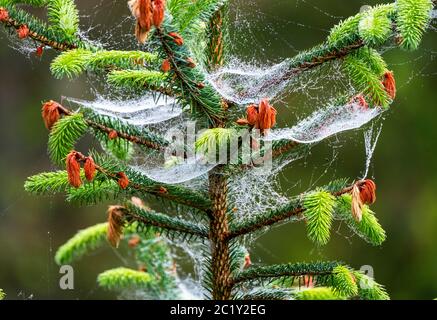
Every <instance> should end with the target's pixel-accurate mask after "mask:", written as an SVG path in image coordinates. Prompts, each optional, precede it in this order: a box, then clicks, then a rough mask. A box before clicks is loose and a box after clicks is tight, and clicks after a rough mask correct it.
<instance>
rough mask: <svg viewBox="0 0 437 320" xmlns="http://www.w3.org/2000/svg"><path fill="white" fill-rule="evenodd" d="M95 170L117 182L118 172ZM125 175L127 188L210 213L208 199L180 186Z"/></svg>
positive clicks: (100, 168) (80, 154)
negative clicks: (127, 181) (127, 182)
mask: <svg viewBox="0 0 437 320" xmlns="http://www.w3.org/2000/svg"><path fill="white" fill-rule="evenodd" d="M77 155H78V160H79V161H85V160H86V157H85V156H84V155H83V154H82V153H80V152H77ZM96 170H97V171H99V172H100V173H102V174H103V175H105V176H106V177H108V178H110V179H112V180H114V181H117V182H118V181H119V179H120V177H119V172H112V171H110V170H109V169H106V168H104V167H103V166H101V165H98V164H96ZM125 173H126V175H127V177H128V179H129V185H128V188H131V189H134V190H137V191H140V192H145V193H148V194H152V195H154V196H157V197H160V198H164V199H167V200H170V201H174V202H176V203H179V204H182V205H185V206H188V207H191V208H194V209H197V210H200V211H203V212H206V213H210V211H211V202H210V201H209V199H207V198H205V197H203V196H202V195H201V194H199V193H197V192H194V191H191V190H190V189H186V188H183V187H180V186H172V185H167V184H161V183H157V182H156V181H153V180H151V179H149V178H147V177H145V176H141V177H139V174H138V173H136V172H134V171H132V170H130V169H127V170H126V172H125Z"/></svg>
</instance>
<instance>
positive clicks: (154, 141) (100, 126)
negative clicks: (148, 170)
mask: <svg viewBox="0 0 437 320" xmlns="http://www.w3.org/2000/svg"><path fill="white" fill-rule="evenodd" d="M58 108H59V109H60V111H61V113H63V114H64V115H67V116H72V115H74V114H75V113H74V112H72V111H70V110H69V109H67V108H65V107H62V106H59V107H58ZM84 121H85V123H86V124H87V125H88V126H89V127H91V128H93V129H95V130H97V131H100V132H102V133H104V134H106V135H109V134H111V133H114V132H115V133H116V138H120V139H124V140H127V141H129V142H132V143H135V144H138V145H142V146H145V147H147V148H150V149H153V150H159V151H163V149H164V148H165V147H166V146H167V144H168V143H167V142H166V141H165V140H164V139H163V138H161V137H159V136H157V135H156V134H153V133H151V132H149V131H145V130H143V131H142V132H137V134H131V133H128V132H129V131H132V130H133V129H132V128H131V127H126V126H123V125H122V123H121V122H120V121H119V120H113V121H112V123H111V125H112V127H111V126H109V122H111V119H110V118H109V117H106V116H98V115H95V114H93V113H92V112H90V111H88V112H85V113H84ZM105 123H106V124H105ZM107 124H108V125H107ZM123 129H125V130H123ZM126 131H127V132H126ZM114 135H115V134H114Z"/></svg>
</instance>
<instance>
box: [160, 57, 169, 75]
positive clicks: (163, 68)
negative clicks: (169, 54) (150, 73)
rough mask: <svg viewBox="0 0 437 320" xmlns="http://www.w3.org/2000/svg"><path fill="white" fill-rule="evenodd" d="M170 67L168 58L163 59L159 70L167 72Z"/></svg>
mask: <svg viewBox="0 0 437 320" xmlns="http://www.w3.org/2000/svg"><path fill="white" fill-rule="evenodd" d="M170 69H171V65H170V60H168V59H165V60H164V61H162V65H161V71H162V72H169V71H170Z"/></svg>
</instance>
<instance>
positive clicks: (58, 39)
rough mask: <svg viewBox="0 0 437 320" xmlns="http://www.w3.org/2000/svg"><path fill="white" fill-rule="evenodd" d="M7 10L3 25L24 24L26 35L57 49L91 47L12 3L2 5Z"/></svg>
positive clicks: (14, 26)
mask: <svg viewBox="0 0 437 320" xmlns="http://www.w3.org/2000/svg"><path fill="white" fill-rule="evenodd" d="M3 8H4V9H5V10H7V12H8V18H7V19H4V20H3V21H1V22H2V23H3V24H4V25H5V27H7V28H13V29H15V30H18V29H19V28H20V27H21V26H23V25H26V26H27V27H28V28H29V32H28V35H27V36H28V37H29V38H31V39H33V40H35V41H37V42H39V43H41V44H43V45H46V46H49V47H51V48H53V49H55V50H58V51H67V50H71V49H76V48H84V47H91V46H90V45H88V44H86V43H84V42H83V41H82V40H80V39H78V38H75V37H74V38H72V37H71V36H66V35H65V34H63V33H62V32H59V31H56V30H52V29H50V28H49V27H48V26H47V25H46V24H45V23H44V22H42V21H40V20H39V19H37V18H34V17H33V16H31V15H30V14H28V13H27V12H25V11H23V10H21V9H18V8H15V6H12V5H5V6H4V7H3Z"/></svg>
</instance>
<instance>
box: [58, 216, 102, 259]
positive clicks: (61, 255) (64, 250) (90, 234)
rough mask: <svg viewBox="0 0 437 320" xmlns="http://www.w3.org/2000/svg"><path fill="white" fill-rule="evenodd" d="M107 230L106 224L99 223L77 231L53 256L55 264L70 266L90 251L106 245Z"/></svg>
mask: <svg viewBox="0 0 437 320" xmlns="http://www.w3.org/2000/svg"><path fill="white" fill-rule="evenodd" d="M107 230H108V224H107V223H100V224H97V225H95V226H92V227H89V228H86V229H84V230H81V231H79V232H78V233H77V234H76V235H75V236H74V237H73V238H71V239H70V240H68V242H67V243H65V244H64V245H62V246H61V247H60V248H59V249H58V251H57V252H56V255H55V261H56V263H57V264H59V265H63V264H70V263H72V262H73V261H75V260H77V259H79V258H81V257H82V256H84V255H85V254H87V253H89V252H90V251H93V250H95V249H97V248H99V247H101V246H102V245H103V244H104V243H106V232H107Z"/></svg>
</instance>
